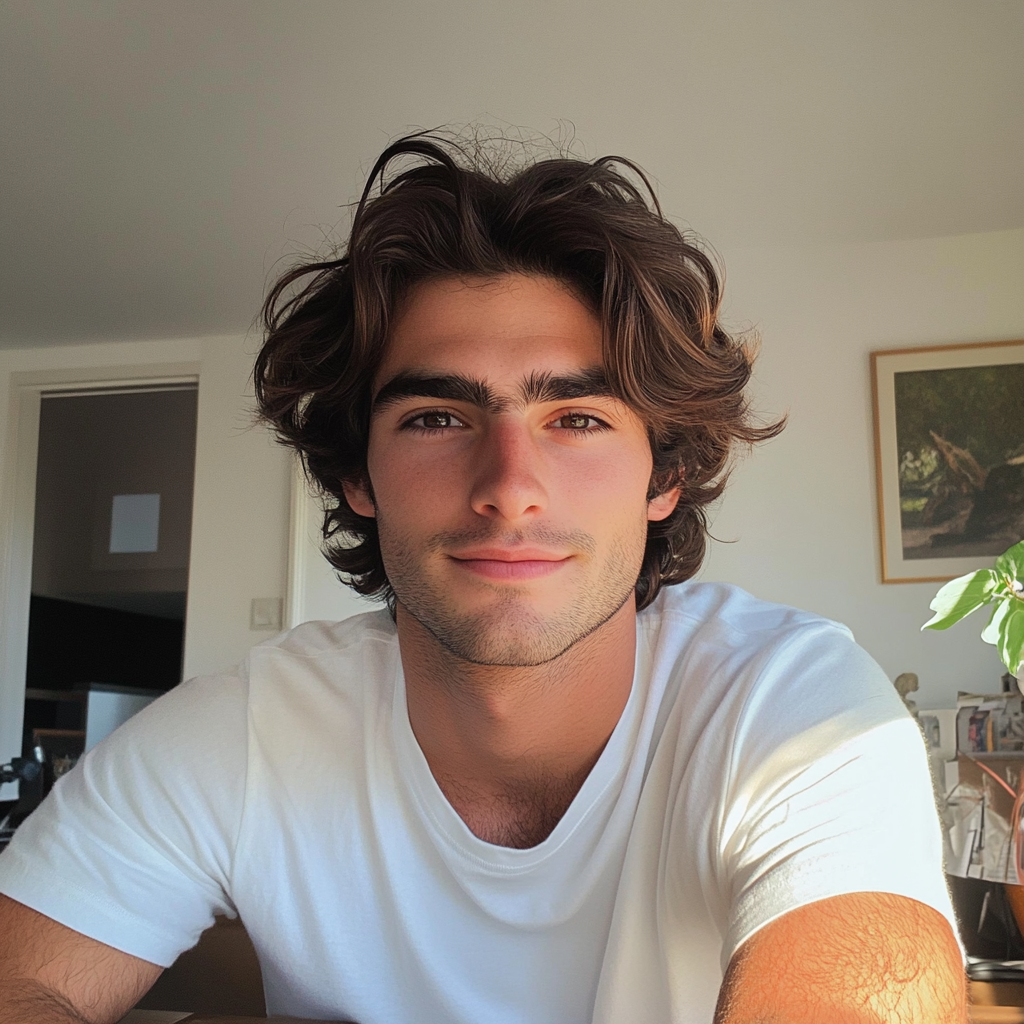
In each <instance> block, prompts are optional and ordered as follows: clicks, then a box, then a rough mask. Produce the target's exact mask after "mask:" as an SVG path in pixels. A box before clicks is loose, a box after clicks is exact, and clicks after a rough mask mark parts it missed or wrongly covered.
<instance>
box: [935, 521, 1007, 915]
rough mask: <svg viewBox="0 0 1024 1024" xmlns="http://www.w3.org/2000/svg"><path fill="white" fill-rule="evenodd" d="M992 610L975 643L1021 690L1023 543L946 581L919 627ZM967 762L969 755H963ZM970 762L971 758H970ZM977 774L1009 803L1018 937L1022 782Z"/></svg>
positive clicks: (938, 626) (944, 625) (985, 767)
mask: <svg viewBox="0 0 1024 1024" xmlns="http://www.w3.org/2000/svg"><path fill="white" fill-rule="evenodd" d="M988 604H991V605H994V607H993V609H992V614H991V616H989V620H988V625H987V626H985V628H984V630H982V633H981V639H982V640H984V641H985V642H986V643H989V644H994V645H995V646H996V647H997V648H998V649H999V657H1000V658H1001V659H1002V662H1003V664H1004V665H1005V666H1006V669H1007V671H1008V672H1009V673H1010V675H1011V676H1014V677H1016V679H1017V687H1018V689H1020V688H1021V682H1022V680H1021V668H1022V662H1024V541H1020V542H1019V543H1017V544H1014V545H1013V547H1011V548H1009V549H1008V550H1006V551H1004V552H1003V553H1002V554H1001V555H1000V556H999V557H998V558H997V559H996V564H995V566H993V568H991V569H979V570H978V571H977V572H972V573H968V574H967V575H966V576H959V577H958V578H957V579H955V580H950V581H949V583H947V584H946V585H945V586H944V587H942V589H941V590H939V592H938V593H937V594H936V595H935V597H934V598H933V599H932V603H931V605H930V606H929V607H930V608H931V610H932V611H933V612H934V613H935V614H934V615H933V616H932V617H931V618H930V619H929V620H928V621H927V622H926V623H925V624H924V625H923V626H922V627H921V628H922V629H948V628H949V627H950V626H952V625H953V623H954V622H959V621H960V620H961V619H963V618H966V617H967V616H968V615H970V614H971V612H974V611H977V610H978V609H979V608H981V607H982V606H983V605H988ZM966 756H967V757H970V756H971V755H970V754H967V755H966ZM972 760H975V761H976V759H975V758H972ZM979 767H980V768H981V769H982V771H984V772H986V773H987V774H989V775H991V776H992V778H993V779H994V780H995V781H996V782H997V783H998V784H999V785H1001V786H1003V787H1004V788H1005V789H1007V790H1008V791H1009V793H1010V795H1011V796H1012V797H1013V798H1014V802H1013V811H1012V812H1011V815H1010V835H1011V837H1012V839H1011V843H1012V847H1011V849H1012V850H1013V855H1014V856H1013V863H1014V869H1015V873H1016V876H1017V883H1018V884H1016V885H1014V884H1012V883H1009V882H1007V883H1005V885H1004V888H1005V891H1006V896H1007V899H1008V901H1009V903H1010V909H1011V910H1012V911H1013V916H1014V918H1015V919H1016V921H1017V927H1018V928H1019V929H1020V931H1021V933H1022V934H1024V885H1022V884H1020V883H1021V882H1024V870H1022V868H1024V865H1022V854H1024V849H1022V843H1024V835H1022V812H1024V777H1022V778H1021V781H1020V783H1019V784H1018V786H1017V789H1016V791H1015V790H1014V789H1013V787H1011V786H1010V784H1009V783H1008V782H1007V781H1006V780H1005V779H1004V778H1003V777H1002V776H1001V775H999V774H998V773H997V772H995V771H993V770H992V768H990V767H989V766H988V765H985V764H981V763H980V762H979Z"/></svg>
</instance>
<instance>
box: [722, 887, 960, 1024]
mask: <svg viewBox="0 0 1024 1024" xmlns="http://www.w3.org/2000/svg"><path fill="white" fill-rule="evenodd" d="M966 1021H967V984H966V978H965V975H964V969H963V961H962V958H961V954H960V949H959V946H958V945H957V942H956V938H955V936H954V935H953V931H952V929H951V927H950V925H949V922H948V921H947V920H946V919H945V918H944V917H943V916H942V915H941V914H940V913H939V912H938V911H937V910H935V909H933V908H932V907H927V906H925V905H924V904H922V903H918V902H917V901H915V900H912V899H908V898H907V897H904V896H893V895H890V894H888V893H851V894H849V895H845V896H834V897H832V898H830V899H825V900H820V901H819V902H816V903H811V904H808V905H807V906H805V907H800V908H798V909H797V910H794V911H791V912H790V913H788V914H784V915H783V916H782V917H780V918H778V919H777V920H775V921H772V922H771V923H770V924H768V925H765V927H764V928H762V929H761V930H760V931H758V932H756V933H755V934H754V935H753V936H751V937H750V938H749V939H748V940H747V941H746V942H745V943H743V945H742V946H740V948H739V949H738V950H737V951H736V953H735V954H734V956H733V958H732V960H731V962H730V963H729V969H728V970H727V971H726V975H725V980H724V981H723V983H722V990H721V993H720V995H719V1000H718V1008H717V1010H716V1012H715V1024H823V1022H827V1024H966Z"/></svg>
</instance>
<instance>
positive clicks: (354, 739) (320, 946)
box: [0, 583, 953, 1024]
mask: <svg viewBox="0 0 1024 1024" xmlns="http://www.w3.org/2000/svg"><path fill="white" fill-rule="evenodd" d="M0 891H3V892H6V893H7V894H8V895H10V896H11V897H13V898H14V899H16V900H19V901H20V902H22V903H24V904H27V905H28V906H31V907H34V908H35V909H37V910H39V911H41V912H42V913H44V914H47V915H49V916H50V917H52V918H55V919H56V920H58V921H61V922H62V923H64V924H66V925H68V926H70V927H72V928H74V929H76V930H78V931H80V932H83V933H85V934H86V935H90V936H92V937H94V938H96V939H99V940H101V941H103V942H105V943H108V944H109V945H111V946H115V947H117V948H119V949H122V950H125V951H127V952H129V953H133V954H134V955H136V956H139V957H142V958H144V959H146V960H150V961H152V962H154V963H157V964H163V965H167V964H170V963H172V962H173V961H174V959H175V958H176V957H177V955H178V954H179V953H180V952H181V951H182V950H184V949H187V948H188V947H190V946H191V945H193V944H194V943H195V941H196V939H197V938H198V936H199V934H200V932H201V931H202V930H203V929H204V928H206V927H207V926H208V925H209V924H210V923H211V920H212V917H213V914H214V913H215V912H226V913H229V914H234V913H238V914H240V915H241V917H242V920H243V921H244V922H245V925H246V927H247V928H248V930H249V934H250V935H251V936H252V939H253V942H254V944H255V946H256V950H257V952H258V954H259V958H260V962H261V964H262V967H263V976H264V983H265V986H266V994H267V1008H268V1010H269V1012H271V1013H278V1014H292V1015H295V1016H301V1017H314V1018H317V1017H319V1018H330V1019H336V1020H353V1021H358V1022H360V1024H412V1022H417V1024H432V1022H438V1024H442V1022H443V1024H481V1022H487V1024H513V1022H514V1024H533V1022H535V1024H576V1022H578V1024H583V1022H589V1021H596V1022H601V1024H622V1022H630V1024H632V1022H634V1021H644V1022H648V1021H651V1022H655V1021H657V1022H663V1021H664V1022H668V1021H673V1022H695V1024H696V1022H700V1024H708V1022H709V1021H710V1020H711V1017H712V1014H713V1011H714V1006H715V1001H716V998H717V994H718V989H719V986H720V983H721V978H722V971H723V969H724V967H725V966H726V965H727V963H728V961H729V958H730V956H731V955H732V953H733V951H734V950H735V949H736V948H737V947H738V945H739V944H740V943H742V942H743V940H744V939H746V938H747V937H749V936H750V935H751V934H752V933H753V932H755V931H756V930H757V929H758V928H761V927H762V926H763V925H765V924H767V923H768V922H770V921H771V920H773V919H774V918H776V917H778V916H779V915H781V914H784V913H786V912H787V911H789V910H792V909H794V908H796V907H799V906H801V905H803V904H806V903H809V902H812V901H814V900H817V899H821V898H823V897H827V896H833V895H837V894H840V893H846V892H859V891H884V892H891V893H898V894H901V895H904V896H909V897H911V898H913V899H916V900H919V901H921V902H923V903H926V904H929V905H931V906H933V907H935V908H937V909H938V910H939V911H941V912H942V913H943V914H945V915H946V917H947V918H948V919H949V920H950V921H953V914H952V908H951V906H950V903H949V898H948V894H947V891H946V888H945V884H944V878H943V874H942V867H941V843H940V835H939V827H938V823H937V819H936V815H935V811H934V803H933V797H932V790H931V783H930V781H929V775H928V768H927V762H926V756H925V751H924V746H923V743H922V741H921V738H920V735H919V733H918V731H917V728H916V726H915V725H914V723H913V721H912V720H911V719H910V718H909V717H908V716H907V714H906V713H905V711H904V709H903V706H902V704H901V702H900V700H899V698H898V696H897V695H896V693H895V691H894V690H893V687H892V685H891V684H890V683H889V681H888V680H887V679H886V678H885V676H884V675H883V674H882V672H881V670H880V669H879V668H878V666H877V665H876V664H875V663H874V662H873V661H872V660H871V659H870V658H869V657H868V655H867V654H866V653H865V652H864V651H862V650H861V649H860V648H859V647H857V646H856V645H855V644H854V642H853V640H852V638H851V637H850V635H849V632H848V631H847V630H846V629H845V628H844V627H842V626H839V625H836V624H835V623H832V622H828V621H827V620H824V619H821V618H818V617H816V616H813V615H809V614H807V613H804V612H800V611H796V610H794V609H791V608H785V607H782V606H779V605H772V604H766V603H764V602H760V601H757V600H755V599H754V598H752V597H750V596H749V595H748V594H745V593H743V592H742V591H740V590H738V589H736V588H733V587H728V586H724V585H719V584H701V583H688V584H683V585H680V586H677V587H671V588H669V589H667V590H665V591H663V593H662V594H661V595H660V596H659V598H658V600H657V601H656V602H655V604H654V605H653V606H652V607H651V608H649V609H647V610H646V611H644V612H643V613H641V614H640V616H639V617H638V622H637V655H636V674H635V679H634V684H633V690H632V693H631V695H630V698H629V701H628V703H627V705H626V708H625V711H624V712H623V714H622V717H621V719H620V721H619V723H618V725H617V726H616V728H615V731H614V732H613V734H612V737H611V739H610V740H609V742H608V744H607V746H606V747H605V749H604V751H603V753H602V754H601V757H600V758H599V760H598V762H597V764H596V765H595V767H594V769H593V771H592V772H591V773H590V775H589V777H588V778H587V780H586V782H585V783H584V784H583V787H582V788H581V789H580V791H579V793H578V794H577V796H576V799H575V800H574V801H573V803H572V805H571V807H570V808H569V810H568V811H567V813H566V815H565V817H564V818H563V819H562V820H561V821H560V822H559V824H558V826H557V827H556V828H555V830H554V831H553V832H552V833H551V835H550V836H549V837H548V838H547V839H546V840H545V841H544V842H543V843H541V844H540V845H539V846H536V847H534V848H532V849H528V850H516V849H509V848H505V847H498V846H493V845H491V844H489V843H486V842H484V841H482V840H480V839H478V838H477V837H476V836H474V835H473V834H472V833H471V832H470V831H469V829H468V828H467V827H466V825H465V824H464V823H463V822H462V820H461V819H460V818H459V817H458V815H457V814H456V813H455V811H454V810H453V809H452V807H451V806H450V805H449V804H448V802H447V801H446V799H445V797H444V796H443V794H442V793H441V791H440V789H439V788H438V786H437V784H436V783H435V781H434V779H433V777H432V775H431V773H430V770H429V767H428V765H427V763H426V760H425V758H424V757H423V754H422V752H421V751H420V749H419V747H418V745H417V743H416V740H415V737H414V735H413V733H412V730H411V728H410V726H409V720H408V715H407V712H406V704H405V689H404V680H403V675H402V666H401V659H400V657H399V650H398V642H397V638H396V634H395V628H394V625H393V623H392V622H391V620H390V618H389V617H388V615H387V614H386V613H384V612H374V613H369V614H366V615H361V616H358V617H356V618H354V619H349V620H346V621H344V622H341V623H336V624H327V623H307V624H306V625H303V626H300V627H298V628H297V629H295V630H292V631H291V632H290V633H288V634H286V635H284V636H282V637H279V638H277V639H275V640H272V641H269V642H268V643H265V644H261V645H260V646H258V647H256V648H254V649H253V651H252V652H251V654H250V656H249V659H248V662H247V664H246V665H245V666H243V667H242V668H240V669H239V670H238V671H237V672H235V673H234V674H231V675H224V676H216V677H211V678H201V679H195V680H192V681H191V682H188V683H184V684H182V685H181V686H179V687H177V688H176V689H175V690H173V691H172V692H170V693H169V694H167V695H166V696H164V697H162V698H161V699H160V700H158V701H156V702H155V703H154V704H152V705H151V706H150V707H149V708H147V709H145V710H144V711H142V712H141V713H140V714H139V715H137V716H136V717H135V718H133V719H131V720H130V721H129V722H128V723H127V724H126V725H125V726H123V727H122V728H121V729H119V730H118V731H117V732H116V733H115V734H114V736H112V737H111V738H110V739H109V740H107V741H105V742H104V743H102V744H100V745H99V746H98V747H96V748H95V749H94V750H92V751H91V752H90V753H89V754H88V755H87V756H86V757H85V758H84V759H83V761H82V763H81V764H80V765H79V767H78V768H76V769H75V771H73V772H72V773H70V775H68V776H66V777H65V778H63V779H61V781H60V782H59V783H58V784H57V786H56V787H55V789H54V792H53V794H52V795H51V796H50V797H49V799H48V800H47V801H46V802H45V803H44V804H43V806H42V807H41V808H40V809H39V810H38V811H36V812H35V814H33V815H32V816H31V817H30V818H29V819H28V821H27V822H26V824H25V825H23V826H22V828H21V829H20V830H19V832H18V833H17V835H16V837H15V840H14V842H13V843H12V844H11V846H10V847H9V849H8V850H7V852H6V853H4V854H3V855H2V856H0Z"/></svg>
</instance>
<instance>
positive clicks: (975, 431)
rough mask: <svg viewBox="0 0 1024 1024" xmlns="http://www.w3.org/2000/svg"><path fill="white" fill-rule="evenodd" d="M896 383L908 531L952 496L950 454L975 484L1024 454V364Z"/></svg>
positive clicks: (913, 375)
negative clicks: (941, 497) (922, 515)
mask: <svg viewBox="0 0 1024 1024" xmlns="http://www.w3.org/2000/svg"><path fill="white" fill-rule="evenodd" d="M894 385H895V397H896V443H897V445H898V448H899V459H900V462H899V479H900V508H901V510H902V512H903V515H904V525H909V522H911V520H908V518H907V517H908V516H914V515H915V514H916V513H919V512H921V511H922V510H923V509H924V508H925V507H926V506H927V505H928V502H929V500H930V499H931V500H932V504H933V505H934V499H935V496H936V495H940V494H942V493H943V488H944V487H945V488H946V489H947V490H948V488H949V485H950V483H951V476H953V475H954V474H953V473H952V472H951V464H950V454H951V452H952V453H954V454H955V455H956V457H957V458H958V459H959V460H960V463H959V466H958V468H959V469H960V470H961V474H960V475H961V477H964V476H966V477H967V478H968V479H971V478H973V480H974V483H975V485H976V484H977V479H978V476H979V475H980V477H981V479H983V478H984V474H985V472H987V471H988V470H989V469H991V468H992V467H993V466H998V465H1002V464H1003V463H1005V462H1007V461H1008V460H1009V459H1012V458H1014V457H1019V456H1020V455H1022V454H1024V415H1022V411H1024V397H1022V396H1024V364H1021V363H1012V364H1004V365H1001V366H972V367H957V368H954V369H948V370H916V371H911V372H904V373H897V374H895V379H894ZM943 446H945V448H946V451H945V453H943V452H941V451H940V449H941V448H942V447H943ZM964 470H966V473H965V472H963V471H964Z"/></svg>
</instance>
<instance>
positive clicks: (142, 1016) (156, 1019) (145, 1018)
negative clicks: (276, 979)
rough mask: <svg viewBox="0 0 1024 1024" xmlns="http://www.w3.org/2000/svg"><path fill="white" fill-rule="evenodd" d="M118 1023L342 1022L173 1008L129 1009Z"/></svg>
mask: <svg viewBox="0 0 1024 1024" xmlns="http://www.w3.org/2000/svg"><path fill="white" fill-rule="evenodd" d="M118 1024H342V1022H340V1021H334V1022H331V1021H322V1020H317V1021H313V1020H306V1019H304V1018H301V1017H229V1016H223V1015H221V1014H209V1013H176V1012H175V1011H173V1010H129V1011H128V1013H127V1014H126V1015H125V1016H124V1017H122V1018H121V1019H120V1020H119V1021H118Z"/></svg>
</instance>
